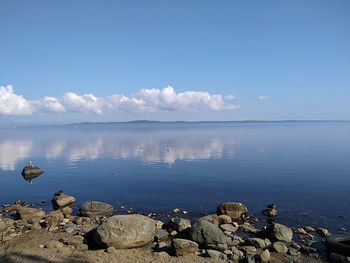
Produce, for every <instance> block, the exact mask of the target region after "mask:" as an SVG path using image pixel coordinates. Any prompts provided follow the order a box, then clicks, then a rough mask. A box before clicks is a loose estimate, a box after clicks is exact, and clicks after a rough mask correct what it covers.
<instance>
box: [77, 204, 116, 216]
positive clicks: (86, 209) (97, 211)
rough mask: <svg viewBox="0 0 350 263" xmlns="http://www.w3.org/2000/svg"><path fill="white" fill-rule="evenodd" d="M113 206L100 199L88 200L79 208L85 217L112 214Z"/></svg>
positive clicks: (81, 214) (80, 213)
mask: <svg viewBox="0 0 350 263" xmlns="http://www.w3.org/2000/svg"><path fill="white" fill-rule="evenodd" d="M113 210H114V209H113V206H112V205H110V204H107V203H104V202H99V201H87V202H85V203H84V204H82V206H81V207H80V208H79V215H80V216H85V217H91V218H94V217H100V216H110V215H112V214H113Z"/></svg>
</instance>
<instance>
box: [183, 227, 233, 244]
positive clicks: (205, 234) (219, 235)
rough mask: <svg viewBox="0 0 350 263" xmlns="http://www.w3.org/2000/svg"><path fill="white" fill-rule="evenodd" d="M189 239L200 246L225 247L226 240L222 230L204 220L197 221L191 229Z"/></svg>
mask: <svg viewBox="0 0 350 263" xmlns="http://www.w3.org/2000/svg"><path fill="white" fill-rule="evenodd" d="M190 235H191V239H192V240H193V241H195V242H197V243H199V244H200V245H202V246H205V247H206V246H208V245H212V244H214V245H218V244H223V245H227V238H226V236H225V234H224V233H223V232H222V230H221V229H220V228H219V227H218V226H216V225H214V224H212V223H210V222H208V221H205V220H198V221H197V222H196V223H195V224H194V225H193V226H192V229H191V233H190Z"/></svg>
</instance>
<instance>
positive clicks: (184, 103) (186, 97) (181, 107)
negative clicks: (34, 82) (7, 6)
mask: <svg viewBox="0 0 350 263" xmlns="http://www.w3.org/2000/svg"><path fill="white" fill-rule="evenodd" d="M236 98H237V97H236V96H233V95H228V96H225V97H223V96H222V95H220V94H210V93H209V92H205V91H184V92H176V91H175V89H174V88H172V87H170V86H168V87H165V88H163V89H142V90H140V91H139V92H137V93H136V94H133V95H129V96H127V95H121V94H114V95H111V96H106V97H96V96H95V95H93V94H83V95H79V94H76V93H73V92H67V93H65V94H64V95H63V97H61V98H56V97H44V98H43V99H38V100H33V101H27V100H26V99H25V98H23V97H22V96H20V95H16V94H15V93H13V89H12V87H11V86H8V87H6V88H5V87H1V89H0V114H7V115H30V114H32V113H33V112H41V111H45V112H54V113H63V112H67V113H68V112H80V113H93V114H103V113H107V112H130V113H151V112H160V111H165V112H167V111H174V112H195V111H223V110H234V109H236V108H237V107H238V106H237V105H235V104H232V103H231V104H228V103H226V102H225V100H233V99H236Z"/></svg>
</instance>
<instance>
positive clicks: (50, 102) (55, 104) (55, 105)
mask: <svg viewBox="0 0 350 263" xmlns="http://www.w3.org/2000/svg"><path fill="white" fill-rule="evenodd" d="M42 105H43V107H45V108H46V109H47V110H48V111H52V112H66V108H65V107H64V106H63V105H62V103H61V102H60V101H59V100H58V99H57V98H55V97H45V98H44V99H43V101H42Z"/></svg>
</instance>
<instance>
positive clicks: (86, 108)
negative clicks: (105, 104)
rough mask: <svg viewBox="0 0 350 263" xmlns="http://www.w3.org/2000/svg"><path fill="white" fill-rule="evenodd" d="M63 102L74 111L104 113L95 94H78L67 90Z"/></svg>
mask: <svg viewBox="0 0 350 263" xmlns="http://www.w3.org/2000/svg"><path fill="white" fill-rule="evenodd" d="M63 103H64V105H65V106H66V108H67V109H69V110H70V111H73V112H90V113H96V114H101V113H102V109H101V105H100V102H99V99H98V98H97V97H95V96H94V95H93V94H84V95H78V94H76V93H73V92H67V93H66V94H64V95H63Z"/></svg>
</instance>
